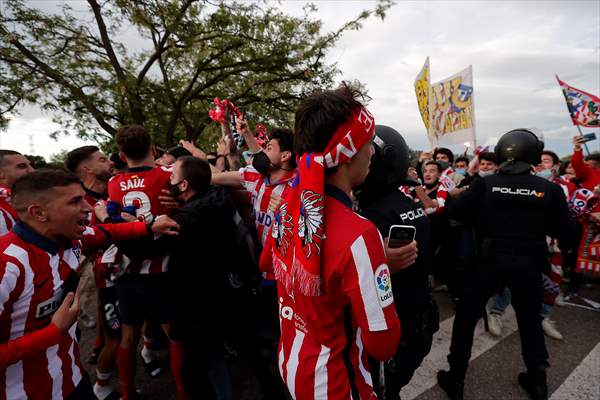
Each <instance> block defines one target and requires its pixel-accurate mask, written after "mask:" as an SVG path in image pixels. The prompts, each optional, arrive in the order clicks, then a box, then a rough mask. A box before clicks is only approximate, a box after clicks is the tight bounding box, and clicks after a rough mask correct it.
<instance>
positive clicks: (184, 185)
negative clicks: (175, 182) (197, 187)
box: [180, 179, 190, 192]
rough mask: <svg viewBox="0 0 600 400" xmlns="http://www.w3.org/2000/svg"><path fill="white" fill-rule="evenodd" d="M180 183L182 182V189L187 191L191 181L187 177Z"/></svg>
mask: <svg viewBox="0 0 600 400" xmlns="http://www.w3.org/2000/svg"><path fill="white" fill-rule="evenodd" d="M180 184H181V191H182V192H185V191H186V190H188V189H189V188H190V184H189V182H188V181H187V179H184V180H182V181H181V182H180Z"/></svg>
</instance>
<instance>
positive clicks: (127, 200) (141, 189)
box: [108, 166, 171, 222]
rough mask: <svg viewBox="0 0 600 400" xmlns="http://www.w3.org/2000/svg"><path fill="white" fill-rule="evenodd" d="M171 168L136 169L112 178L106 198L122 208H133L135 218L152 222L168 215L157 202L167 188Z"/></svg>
mask: <svg viewBox="0 0 600 400" xmlns="http://www.w3.org/2000/svg"><path fill="white" fill-rule="evenodd" d="M170 177H171V168H169V167H164V166H161V167H154V168H152V167H138V168H129V169H128V170H127V172H124V173H122V174H118V175H115V176H113V177H112V178H111V179H110V181H109V182H108V198H109V199H110V200H112V201H115V202H117V203H119V204H121V205H122V206H123V207H127V206H133V207H135V209H136V213H137V217H138V219H139V220H140V221H143V222H152V221H153V220H154V218H155V217H157V216H159V215H162V214H169V209H168V208H166V207H165V206H163V205H162V204H161V203H160V201H159V200H158V196H162V192H161V191H162V190H163V189H168V188H169V179H170Z"/></svg>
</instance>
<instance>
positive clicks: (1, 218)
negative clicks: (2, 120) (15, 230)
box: [0, 150, 33, 236]
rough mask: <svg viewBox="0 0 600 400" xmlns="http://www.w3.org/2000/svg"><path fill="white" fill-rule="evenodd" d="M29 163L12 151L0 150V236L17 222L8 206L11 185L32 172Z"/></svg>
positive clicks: (9, 205)
mask: <svg viewBox="0 0 600 400" xmlns="http://www.w3.org/2000/svg"><path fill="white" fill-rule="evenodd" d="M32 171H33V168H32V167H31V162H30V161H29V160H28V159H27V158H26V157H25V156H23V155H22V154H21V153H19V152H16V151H14V150H0V236H1V235H4V234H6V233H8V232H9V231H10V230H11V229H12V227H13V225H14V224H15V222H16V220H17V213H16V212H15V210H14V209H13V207H12V205H11V204H10V191H11V187H12V185H13V183H15V181H16V180H17V179H19V178H20V177H22V176H23V175H27V174H28V173H30V172H32Z"/></svg>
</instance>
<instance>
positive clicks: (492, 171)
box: [479, 170, 496, 178]
mask: <svg viewBox="0 0 600 400" xmlns="http://www.w3.org/2000/svg"><path fill="white" fill-rule="evenodd" d="M495 172H496V171H494V170H491V171H479V176H480V177H482V178H485V177H486V176H490V175H494V173H495Z"/></svg>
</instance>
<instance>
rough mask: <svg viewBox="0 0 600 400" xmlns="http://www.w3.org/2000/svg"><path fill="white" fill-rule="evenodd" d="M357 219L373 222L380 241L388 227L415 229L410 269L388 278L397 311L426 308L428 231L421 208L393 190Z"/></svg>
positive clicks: (427, 300)
mask: <svg viewBox="0 0 600 400" xmlns="http://www.w3.org/2000/svg"><path fill="white" fill-rule="evenodd" d="M361 215H362V216H364V217H365V218H367V219H369V220H370V221H371V222H373V224H375V226H377V229H378V230H379V232H380V233H381V236H383V237H384V238H385V237H387V236H388V234H389V230H390V227H391V226H392V225H410V226H414V227H415V229H416V235H415V240H416V241H417V247H418V249H419V255H418V257H417V260H416V262H415V263H414V264H413V265H411V266H410V267H408V268H406V269H403V270H401V271H398V272H395V273H394V274H393V275H392V290H393V293H394V302H395V304H396V309H397V310H406V309H421V308H424V307H426V306H427V305H428V304H429V298H430V295H429V283H428V273H429V259H430V257H431V247H430V246H431V230H430V222H429V219H428V218H427V216H426V215H425V212H424V211H423V208H421V207H420V206H419V205H418V204H415V202H414V201H413V200H412V199H410V198H409V197H407V196H406V195H405V194H404V193H402V192H400V191H399V190H397V191H394V192H391V193H389V194H387V195H385V196H383V197H381V198H380V199H378V200H375V201H373V202H371V203H369V204H367V205H366V206H364V207H363V208H362V210H361Z"/></svg>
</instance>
